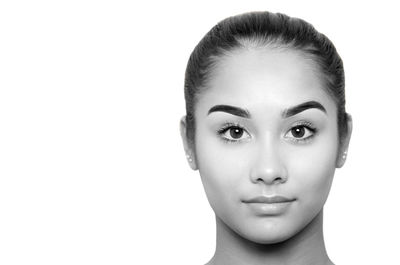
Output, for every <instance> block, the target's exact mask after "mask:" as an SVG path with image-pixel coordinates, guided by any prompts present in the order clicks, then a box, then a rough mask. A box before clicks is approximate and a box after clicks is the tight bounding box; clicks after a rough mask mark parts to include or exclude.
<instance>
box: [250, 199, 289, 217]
mask: <svg viewBox="0 0 400 265" xmlns="http://www.w3.org/2000/svg"><path fill="white" fill-rule="evenodd" d="M292 203H293V201H289V202H277V203H246V205H248V206H249V208H250V209H251V210H252V211H254V212H255V213H256V215H271V216H274V215H281V214H283V213H285V212H286V211H287V210H288V209H289V207H290V206H291V205H292Z"/></svg>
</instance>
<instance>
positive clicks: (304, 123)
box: [285, 121, 318, 143]
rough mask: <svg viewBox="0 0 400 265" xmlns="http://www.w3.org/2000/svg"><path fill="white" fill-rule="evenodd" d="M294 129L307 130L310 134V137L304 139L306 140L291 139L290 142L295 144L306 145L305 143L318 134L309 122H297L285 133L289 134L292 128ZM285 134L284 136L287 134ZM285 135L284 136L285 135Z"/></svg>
mask: <svg viewBox="0 0 400 265" xmlns="http://www.w3.org/2000/svg"><path fill="white" fill-rule="evenodd" d="M296 127H305V128H306V129H307V130H309V131H310V132H311V133H312V134H311V135H310V136H308V137H306V138H291V139H290V140H291V141H294V142H295V143H307V142H309V141H310V140H311V139H312V138H314V136H315V135H316V133H317V132H318V130H317V128H316V127H315V126H314V125H313V124H312V123H311V122H308V121H299V122H297V123H296V124H295V125H293V126H292V127H291V128H290V129H289V130H288V131H287V133H288V132H290V131H291V130H292V129H293V128H296ZM287 133H286V134H287ZM286 134H285V135H286Z"/></svg>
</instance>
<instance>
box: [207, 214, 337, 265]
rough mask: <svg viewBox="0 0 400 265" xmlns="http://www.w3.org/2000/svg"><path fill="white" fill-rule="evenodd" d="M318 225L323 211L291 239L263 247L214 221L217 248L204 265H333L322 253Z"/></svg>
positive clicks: (320, 226)
mask: <svg viewBox="0 0 400 265" xmlns="http://www.w3.org/2000/svg"><path fill="white" fill-rule="evenodd" d="M322 223H323V211H321V212H320V213H319V214H318V215H317V216H316V217H315V218H314V219H313V220H312V221H311V222H310V223H309V224H308V225H307V226H306V227H305V228H303V230H301V231H300V232H299V233H297V234H296V235H295V236H293V237H292V238H290V239H287V240H286V241H284V242H281V243H276V244H268V245H264V244H258V243H254V242H251V241H249V240H247V239H245V238H243V237H241V236H240V235H238V234H237V233H235V232H234V231H232V229H230V228H229V227H228V226H227V225H226V224H225V223H224V222H223V221H222V220H221V219H219V218H218V217H216V224H217V246H216V250H215V254H214V257H213V258H212V259H211V261H210V262H209V263H208V264H207V265H225V264H229V265H239V264H252V265H261V264H262V265H266V264H268V265H280V264H296V265H325V264H326V265H328V264H332V265H333V263H332V262H331V261H330V260H329V257H328V255H327V253H326V249H325V244H324V238H323V227H322Z"/></svg>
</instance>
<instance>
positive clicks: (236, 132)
mask: <svg viewBox="0 0 400 265" xmlns="http://www.w3.org/2000/svg"><path fill="white" fill-rule="evenodd" d="M218 134H219V135H220V136H221V138H222V139H223V140H225V141H228V142H239V141H243V140H246V139H249V138H250V135H249V133H248V132H247V131H246V130H245V129H244V128H242V127H240V126H238V125H229V126H227V127H223V128H222V129H220V130H219V131H218Z"/></svg>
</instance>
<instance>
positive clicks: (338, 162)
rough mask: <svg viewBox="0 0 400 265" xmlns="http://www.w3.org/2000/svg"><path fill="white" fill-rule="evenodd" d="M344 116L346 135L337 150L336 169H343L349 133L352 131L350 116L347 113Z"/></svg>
mask: <svg viewBox="0 0 400 265" xmlns="http://www.w3.org/2000/svg"><path fill="white" fill-rule="evenodd" d="M346 115H347V133H346V137H345V139H344V141H343V142H342V144H341V146H340V148H339V152H338V154H337V158H336V168H341V167H343V165H344V163H345V162H346V158H347V153H348V149H349V144H350V139H351V133H352V131H353V119H352V117H351V115H350V114H348V113H347V114H346Z"/></svg>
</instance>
